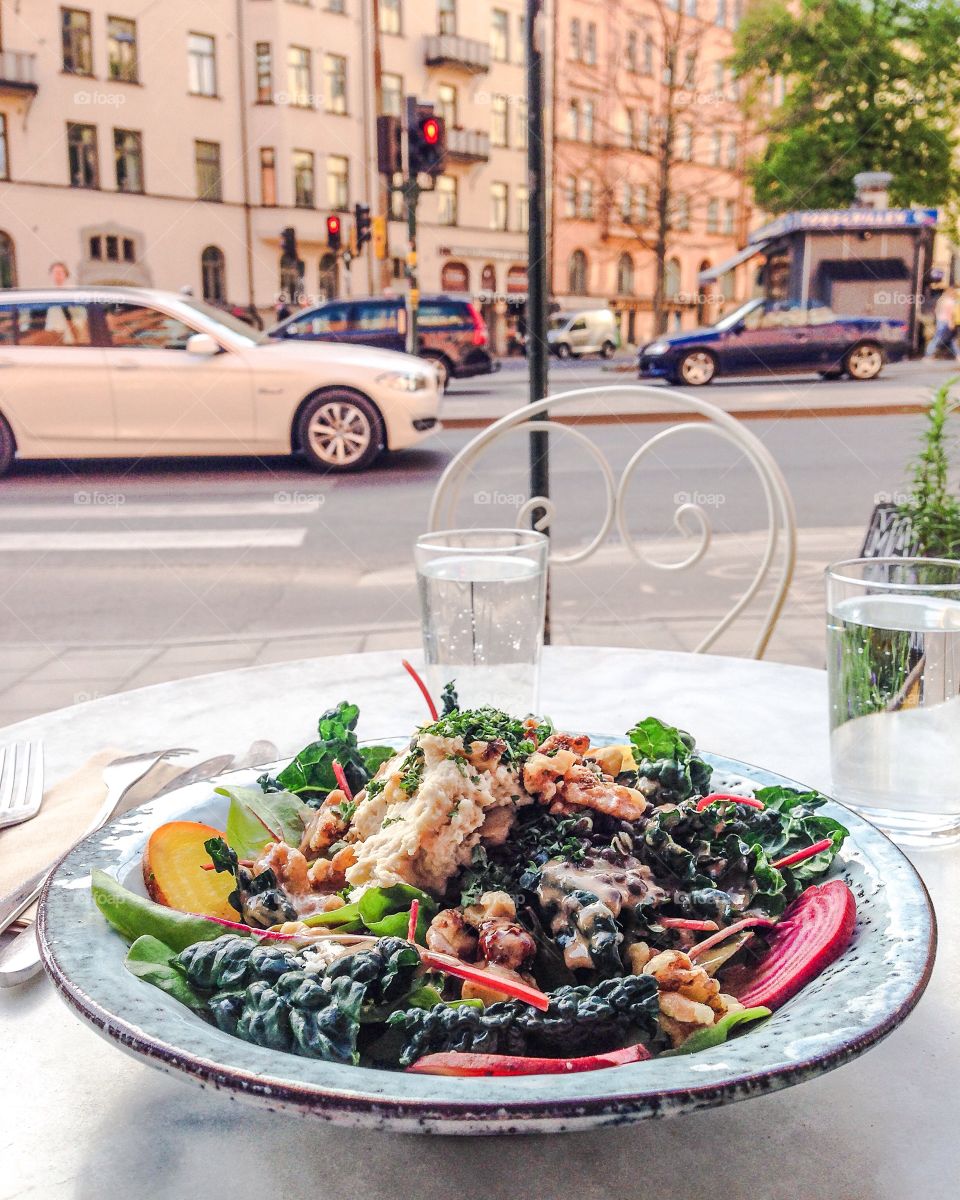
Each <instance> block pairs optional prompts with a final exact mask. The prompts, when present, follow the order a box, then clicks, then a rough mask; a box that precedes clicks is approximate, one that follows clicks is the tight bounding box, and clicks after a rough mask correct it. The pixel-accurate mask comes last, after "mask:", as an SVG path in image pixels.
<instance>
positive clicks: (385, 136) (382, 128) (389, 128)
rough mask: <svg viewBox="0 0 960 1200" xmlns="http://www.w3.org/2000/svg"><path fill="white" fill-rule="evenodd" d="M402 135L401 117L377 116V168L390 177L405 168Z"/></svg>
mask: <svg viewBox="0 0 960 1200" xmlns="http://www.w3.org/2000/svg"><path fill="white" fill-rule="evenodd" d="M401 136H402V135H401V128H400V118H399V117H393V116H388V115H385V114H382V115H381V116H379V117H377V170H378V171H379V172H380V174H381V175H386V177H387V178H388V179H390V178H392V177H393V176H394V175H396V173H397V172H398V171H402V170H403V149H402V143H401Z"/></svg>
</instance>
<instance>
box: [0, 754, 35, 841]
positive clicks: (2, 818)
mask: <svg viewBox="0 0 960 1200" xmlns="http://www.w3.org/2000/svg"><path fill="white" fill-rule="evenodd" d="M0 755H2V756H3V757H2V758H0V829H5V828H6V827H7V826H8V825H19V824H20V822H21V821H29V820H30V818H31V817H35V816H36V815H37V813H38V812H39V811H40V805H41V804H42V803H43V743H42V742H12V743H11V744H10V745H9V746H4V747H3V749H2V750H0Z"/></svg>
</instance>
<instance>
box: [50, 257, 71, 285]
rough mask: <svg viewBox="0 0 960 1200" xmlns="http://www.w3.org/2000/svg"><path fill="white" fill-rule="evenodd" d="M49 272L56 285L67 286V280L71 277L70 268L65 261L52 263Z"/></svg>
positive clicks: (51, 280)
mask: <svg viewBox="0 0 960 1200" xmlns="http://www.w3.org/2000/svg"><path fill="white" fill-rule="evenodd" d="M47 274H48V275H49V276H50V282H51V283H52V284H53V286H54V287H66V286H67V280H68V279H69V278H70V271H69V268H68V267H67V264H66V263H64V262H55V263H51V264H50V269H49V270H48V272H47Z"/></svg>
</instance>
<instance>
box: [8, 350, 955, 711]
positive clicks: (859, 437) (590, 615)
mask: <svg viewBox="0 0 960 1200" xmlns="http://www.w3.org/2000/svg"><path fill="white" fill-rule="evenodd" d="M552 365H553V366H554V367H555V369H554V370H553V372H552V375H551V387H552V389H553V390H554V391H556V390H557V389H558V388H560V387H561V385H562V384H563V385H566V384H567V383H569V384H570V385H572V386H577V385H584V386H585V385H588V384H589V385H598V384H602V385H604V386H611V385H612V386H616V385H617V384H620V383H623V382H628V383H629V382H633V379H632V377H631V376H630V375H627V374H625V373H613V374H611V373H609V372H606V371H603V370H601V368H600V366H599V364H597V363H573V364H559V365H557V364H552ZM949 372H950V365H949V364H946V363H937V364H933V365H929V366H928V365H924V364H904V365H902V366H896V367H893V368H890V369H889V370H888V372H887V373H886V375H885V377H884V378H883V379H882V380H881V381H880V382H879V383H876V384H871V385H865V384H863V385H858V384H850V383H846V382H835V383H823V382H821V381H819V380H814V381H811V380H809V379H798V380H795V381H791V382H786V383H768V382H760V383H744V382H731V383H719V384H717V385H715V386H713V387H711V388H709V389H703V390H702V391H700V392H698V393H697V395H698V396H703V397H704V398H709V399H711V400H713V401H715V402H720V403H721V404H722V406H723V407H725V408H728V409H731V410H734V411H739V412H749V411H750V410H752V409H756V410H760V411H761V412H765V411H766V410H767V409H769V408H770V407H772V406H774V405H779V406H780V409H781V410H782V412H783V414H784V415H773V416H771V415H764V416H758V417H756V418H754V419H752V420H751V421H750V428H751V429H752V430H753V431H754V432H755V433H756V434H757V435H758V436H759V437H760V438H761V439H762V440H763V441H764V443H765V444H766V446H767V447H768V448H769V450H770V451H771V453H772V454H773V455H774V457H775V458H776V460H777V462H778V463H779V464H780V466H781V468H782V470H783V472H784V474H785V477H786V479H787V483H788V485H789V487H790V489H791V491H792V493H793V497H794V500H795V503H796V506H797V519H798V525H799V529H800V561H799V564H798V570H797V574H796V577H795V581H794V584H793V588H792V591H791V594H790V598H789V602H788V607H787V611H786V613H785V614H784V616H783V618H782V619H781V621H780V623H779V625H778V628H777V632H776V634H775V637H774V641H773V643H772V645H771V648H770V651H769V653H768V657H770V658H773V659H777V660H781V661H788V662H800V663H808V664H811V665H816V664H817V663H819V662H822V649H821V645H822V593H821V573H822V569H823V567H824V565H825V564H826V563H827V562H828V561H830V560H831V559H836V558H842V557H844V556H852V555H855V554H856V553H857V552H858V550H859V546H860V542H861V540H862V537H863V533H864V530H865V528H866V524H867V521H868V519H869V516H870V512H871V510H872V508H873V505H874V503H875V501H876V499H877V498H880V499H883V498H886V497H888V496H889V495H890V494H891V493H893V492H896V491H897V490H898V489H899V488H900V487H902V485H903V482H904V479H905V464H906V461H907V459H908V458H909V457H910V455H911V454H912V453H913V449H914V445H915V441H916V436H917V433H918V430H919V428H920V424H921V420H920V417H919V416H918V415H917V414H915V413H903V412H902V411H898V410H899V409H902V408H903V407H909V406H912V405H917V404H920V403H922V402H923V400H924V398H925V396H926V395H927V394H928V392H929V388H930V386H931V385H932V384H935V383H936V382H939V381H942V380H943V379H945V378H948V377H949ZM525 385H526V374H525V370H524V365H523V364H522V363H513V362H511V363H508V364H507V365H506V366H505V367H504V369H503V370H502V371H501V372H500V373H499V374H497V375H494V376H493V377H491V378H487V379H478V380H469V381H458V382H456V383H455V384H454V385H453V387H452V388H451V391H450V393H449V395H448V398H447V400H446V403H445V408H444V419H445V420H446V421H447V422H448V423H449V422H451V421H453V422H454V423H456V422H458V421H460V420H463V421H464V422H465V423H466V424H467V425H476V424H478V423H480V422H481V421H482V420H484V419H486V420H490V419H491V418H493V417H495V416H496V415H499V413H500V412H501V411H508V410H509V409H510V408H511V407H513V406H514V404H516V403H518V402H521V401H522V400H523V399H524V388H525ZM851 404H853V405H854V406H856V407H858V408H862V407H870V406H872V407H874V408H875V410H876V411H873V412H869V413H866V414H864V415H855V416H842V415H825V416H820V415H812V416H811V415H809V414H810V412H813V411H815V412H820V411H821V410H824V411H831V412H832V413H836V412H842V411H843V408H844V406H849V405H851ZM791 409H792V410H793V411H792V413H791V415H790V416H789V417H788V416H787V415H786V414H788V413H790V411H791ZM662 428H665V423H661V422H657V421H649V420H648V421H645V422H638V423H629V424H627V423H620V422H618V423H616V424H595V425H591V426H587V427H585V428H584V429H583V432H585V433H586V434H587V435H588V436H589V437H590V438H591V439H592V440H593V442H594V443H595V444H596V446H597V447H598V449H599V450H600V451H602V453H603V454H604V455H605V456H606V457H607V458H608V460H609V461H610V464H611V466H612V468H613V471H614V473H615V475H616V474H618V473H619V472H620V471H621V470H622V469H623V466H624V465H625V464H626V462H627V460H628V458H629V457H630V455H631V454H632V453H633V452H634V451H635V449H636V448H637V447H638V446H639V445H641V444H642V443H643V442H645V441H646V440H647V439H648V438H649V437H650V436H652V435H653V434H655V433H657V432H658V431H659V430H661V429H662ZM473 435H474V431H473V430H472V429H470V428H457V427H452V428H451V427H448V428H446V429H445V430H444V431H443V432H442V433H441V434H439V435H438V436H436V437H434V438H433V439H431V440H430V441H428V442H426V443H424V444H423V446H422V447H420V448H418V449H416V450H414V451H409V452H407V453H404V454H399V455H395V456H389V457H387V458H385V459H382V460H381V461H380V462H379V463H378V464H377V465H376V466H375V467H374V469H373V470H371V471H369V472H367V473H365V474H361V475H347V476H338V477H332V476H329V475H328V476H323V475H317V474H314V473H312V472H311V471H309V470H308V469H307V468H306V467H305V466H304V465H302V464H301V463H299V462H297V461H296V460H292V459H286V458H276V459H271V460H268V461H266V462H259V461H253V460H242V459H225V460H218V459H205V460H199V461H196V460H191V461H172V460H160V461H151V462H145V461H140V462H131V461H128V460H124V461H117V462H110V461H99V462H95V463H77V462H74V463H70V464H63V463H27V464H20V465H19V466H18V467H17V468H16V470H15V471H14V473H13V474H12V475H11V476H10V477H9V478H7V479H4V480H3V481H2V482H0V494H2V513H3V518H2V523H0V597H2V600H0V603H2V607H0V649H2V655H3V664H2V666H0V720H2V721H5V722H11V721H15V720H18V719H21V718H23V717H25V716H28V715H30V714H32V713H36V712H39V711H43V710H46V709H51V708H54V707H58V706H61V705H67V704H72V703H76V702H78V701H82V700H84V699H88V698H92V697H95V696H98V695H102V694H107V693H110V692H114V691H117V690H123V689H127V688H131V687H135V686H142V685H145V684H150V683H155V682H161V681H165V680H168V679H173V678H177V677H180V676H183V675H188V674H196V673H200V672H205V671H213V670H218V669H222V668H224V667H227V666H243V665H252V664H255V663H264V662H271V661H281V660H289V659H296V658H299V657H306V656H311V655H316V654H327V653H335V652H341V651H343V652H346V651H352V650H360V649H375V648H378V649H384V648H400V647H406V646H411V645H415V644H416V643H417V642H418V640H419V626H418V605H417V597H416V589H415V583H414V577H413V570H412V563H411V546H412V543H413V541H414V539H415V537H416V536H417V535H418V534H419V533H421V532H422V531H423V530H424V529H425V526H426V521H427V512H428V506H429V501H430V497H431V495H432V492H433V489H434V486H435V485H436V482H437V480H438V478H439V475H440V473H441V471H442V470H443V468H444V467H445V465H446V464H447V463H448V462H449V460H450V458H451V457H452V455H453V454H454V453H456V452H457V451H458V450H459V449H460V448H461V447H462V446H464V445H465V444H466V443H467V441H468V440H469V439H470V438H471V437H472V436H473ZM526 455H527V448H526V439H525V438H524V437H523V436H517V435H513V436H512V437H511V438H510V439H509V440H508V441H506V442H504V443H500V444H499V446H498V447H497V448H496V449H494V450H491V451H489V452H487V453H486V454H485V456H484V457H483V458H482V459H481V460H480V462H479V463H478V465H477V468H476V470H475V473H474V474H473V476H472V477H471V480H470V482H469V483H468V484H467V486H466V487H465V488H464V495H463V498H462V504H461V508H460V510H459V512H458V514H457V517H458V522H460V523H464V524H478V525H483V524H490V525H509V524H513V522H514V520H515V518H516V512H517V509H518V508H519V506H520V505H521V504H522V503H523V501H524V500H525V499H526V495H527V492H526V488H527V482H526V462H527V458H526ZM551 469H552V494H553V496H554V498H555V500H556V504H557V518H556V522H555V526H554V530H553V532H554V534H555V537H556V540H557V543H558V544H559V546H560V547H561V548H562V549H564V550H569V549H570V548H572V547H574V546H581V545H584V544H585V543H586V542H588V541H589V540H590V539H591V538H592V537H593V536H594V535H595V534H596V532H597V531H598V529H599V528H600V523H601V521H602V519H603V515H604V495H603V488H602V482H601V475H600V472H599V468H598V467H597V466H596V464H595V463H594V462H593V461H592V459H591V458H590V456H589V455H588V454H587V453H586V452H585V450H584V448H583V447H581V446H580V445H578V444H575V443H574V442H573V441H572V439H571V438H570V437H569V436H567V435H566V434H565V433H564V431H563V430H562V429H561V430H559V431H558V433H557V434H556V435H555V437H554V448H553V450H552V463H551ZM687 500H689V501H693V502H696V503H699V504H700V506H701V507H702V508H703V509H704V511H705V512H706V514H707V515H708V517H709V519H710V521H711V523H712V526H713V529H714V533H715V537H714V540H713V543H712V544H711V547H710V550H709V552H708V554H707V555H706V557H705V559H704V561H703V562H702V563H701V564H699V565H698V566H697V567H695V568H694V569H693V570H692V571H690V572H671V571H657V570H654V569H651V568H649V567H645V566H641V565H637V564H635V563H632V562H631V560H630V559H629V557H628V555H627V553H626V551H625V550H624V548H623V547H622V546H619V545H617V544H616V542H615V540H614V538H613V535H611V538H610V539H609V543H608V544H607V545H605V546H604V547H603V548H602V549H601V550H600V551H599V552H598V554H597V555H596V556H595V557H594V558H592V559H590V560H589V561H588V562H586V563H585V564H583V565H582V566H579V567H560V568H558V569H556V570H555V572H554V574H553V585H552V586H553V596H552V614H553V637H554V640H555V641H558V642H571V643H574V642H575V643H580V644H584V643H586V644H622V645H643V646H655V647H663V648H690V647H691V646H693V645H695V644H696V642H697V641H698V640H699V638H700V637H702V636H703V635H704V634H705V633H706V631H707V630H708V629H709V628H710V627H711V626H712V625H713V624H714V623H715V621H716V620H717V619H718V618H719V617H720V616H721V615H722V613H723V612H724V611H726V609H727V608H728V607H729V606H730V605H731V604H732V603H733V601H734V599H735V598H736V596H737V595H738V594H739V591H740V590H742V589H743V587H744V586H745V585H746V583H747V581H748V580H749V579H750V577H751V576H752V574H753V571H754V570H755V569H756V565H757V563H758V562H759V559H760V556H761V554H762V550H763V546H764V537H765V535H764V533H763V532H762V531H763V530H765V519H766V518H765V509H764V507H763V504H762V495H761V491H760V488H759V485H758V483H757V481H756V479H755V477H753V475H752V474H751V472H750V470H749V468H748V467H747V465H746V463H745V461H744V460H743V458H742V457H741V456H739V454H738V452H737V451H735V450H734V449H733V448H732V447H730V446H728V445H727V444H725V443H723V442H721V441H719V440H718V439H717V438H716V437H713V436H711V435H710V434H708V433H706V432H703V431H698V432H696V433H695V434H691V435H689V436H687V437H684V438H679V439H676V440H675V441H674V442H673V443H672V444H669V443H668V444H667V445H666V446H664V447H663V448H658V451H657V453H656V456H655V457H654V458H651V459H650V460H648V461H647V462H646V463H645V465H644V467H643V468H642V470H641V472H640V473H638V475H637V476H636V477H635V479H634V481H633V485H632V487H631V492H630V501H629V504H628V508H629V512H630V523H631V533H632V535H633V536H634V537H635V538H637V539H638V540H639V541H640V543H641V544H642V546H643V547H644V548H645V549H646V550H647V551H649V552H650V553H652V554H653V555H654V556H655V557H656V558H658V559H659V560H662V561H665V562H671V561H674V562H675V561H676V560H677V559H679V558H681V557H683V556H684V555H685V554H686V553H687V552H689V544H686V549H684V545H685V543H684V540H683V539H681V537H680V536H679V535H678V533H677V531H676V530H675V529H674V528H673V526H672V521H673V515H674V512H675V509H676V507H677V505H678V504H680V503H683V502H684V501H687ZM614 528H615V527H614ZM751 611H753V610H751ZM757 611H758V612H759V611H760V610H759V608H758V609H757ZM754 629H755V626H754V625H753V624H752V623H751V622H750V621H744V622H740V623H738V624H737V625H735V626H734V628H733V630H731V631H730V633H729V634H727V635H724V638H723V639H722V641H721V642H720V643H719V645H718V647H717V649H718V650H724V651H726V652H729V653H745V652H748V650H749V647H750V644H751V641H752V634H753V632H754ZM318 703H319V701H318Z"/></svg>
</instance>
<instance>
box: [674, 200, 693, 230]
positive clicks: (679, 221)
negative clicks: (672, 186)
mask: <svg viewBox="0 0 960 1200" xmlns="http://www.w3.org/2000/svg"><path fill="white" fill-rule="evenodd" d="M672 207H673V221H672V222H671V225H672V227H673V228H674V229H689V228H690V197H689V196H688V195H687V194H686V192H678V193H677V195H676V196H674V197H673V206H672Z"/></svg>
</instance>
